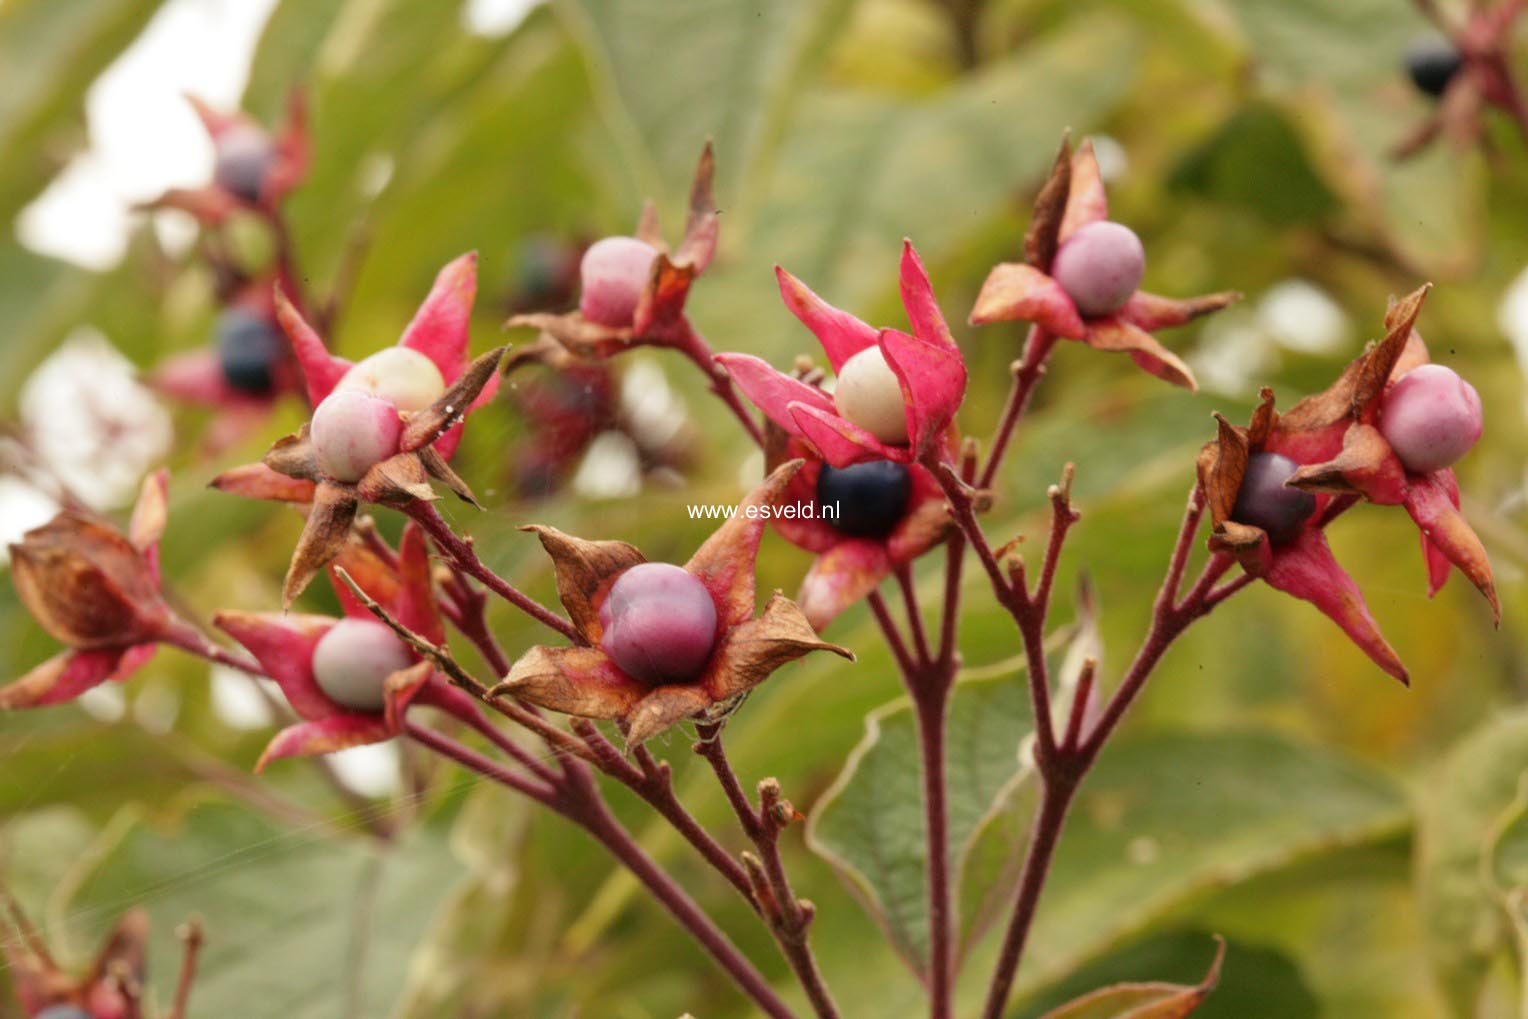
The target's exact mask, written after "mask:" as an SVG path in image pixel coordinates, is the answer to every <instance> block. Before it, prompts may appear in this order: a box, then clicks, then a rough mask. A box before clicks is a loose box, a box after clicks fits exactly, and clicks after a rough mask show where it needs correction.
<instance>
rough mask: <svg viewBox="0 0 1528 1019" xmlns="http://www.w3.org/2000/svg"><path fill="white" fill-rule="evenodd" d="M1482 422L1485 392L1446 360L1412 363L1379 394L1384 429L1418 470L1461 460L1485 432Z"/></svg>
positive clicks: (1403, 459)
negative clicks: (1442, 361)
mask: <svg viewBox="0 0 1528 1019" xmlns="http://www.w3.org/2000/svg"><path fill="white" fill-rule="evenodd" d="M1481 425H1482V421H1481V408H1480V394H1479V393H1477V392H1475V387H1474V386H1472V385H1470V384H1469V383H1468V382H1466V381H1465V380H1464V379H1462V378H1460V376H1459V373H1458V372H1456V371H1454V370H1453V369H1452V368H1446V367H1444V366H1443V365H1441V364H1424V365H1420V366H1418V367H1416V368H1413V369H1412V370H1411V371H1409V372H1407V373H1406V374H1405V375H1402V376H1401V377H1400V379H1399V380H1397V381H1396V382H1395V384H1394V385H1392V386H1390V388H1388V389H1386V390H1385V395H1384V396H1383V397H1382V398H1381V400H1380V409H1379V430H1380V432H1381V434H1383V435H1384V436H1385V441H1387V442H1389V443H1390V448H1391V449H1393V450H1395V455H1396V456H1398V457H1399V458H1400V460H1401V463H1403V464H1405V465H1406V469H1407V470H1408V471H1412V472H1413V473H1417V474H1429V473H1431V472H1433V471H1439V470H1442V469H1443V468H1445V467H1449V466H1452V465H1453V464H1455V463H1457V462H1458V460H1459V458H1460V457H1462V456H1464V454H1466V453H1468V452H1469V451H1470V447H1472V446H1474V445H1475V443H1476V441H1477V440H1478V439H1479V438H1480V430H1481Z"/></svg>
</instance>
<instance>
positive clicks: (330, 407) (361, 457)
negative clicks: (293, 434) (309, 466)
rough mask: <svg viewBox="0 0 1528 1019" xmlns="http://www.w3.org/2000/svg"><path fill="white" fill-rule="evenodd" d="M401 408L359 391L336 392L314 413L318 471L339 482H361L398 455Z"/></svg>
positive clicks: (314, 447)
mask: <svg viewBox="0 0 1528 1019" xmlns="http://www.w3.org/2000/svg"><path fill="white" fill-rule="evenodd" d="M402 433H403V421H402V420H401V419H400V418H399V417H398V408H396V407H394V406H393V405H392V404H391V403H388V402H387V401H386V400H384V399H382V398H380V397H377V396H373V395H371V394H370V393H366V392H362V391H361V390H359V389H336V390H335V391H334V392H332V393H330V394H329V396H328V397H327V398H326V399H325V400H324V402H323V403H321V404H319V405H318V409H317V410H315V411H314V412H313V423H312V425H311V426H310V431H309V434H310V436H311V438H312V441H313V455H314V456H315V457H316V458H317V460H318V468H319V470H321V471H323V472H324V473H325V474H327V475H328V476H329V477H331V478H333V479H334V480H336V481H359V480H361V475H363V474H365V473H366V472H367V470H369V469H370V468H371V466H372V465H373V464H376V463H380V462H381V461H383V460H386V459H387V458H388V457H390V456H392V455H393V454H394V453H396V452H398V438H399V436H400V435H402Z"/></svg>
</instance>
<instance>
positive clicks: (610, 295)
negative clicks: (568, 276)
mask: <svg viewBox="0 0 1528 1019" xmlns="http://www.w3.org/2000/svg"><path fill="white" fill-rule="evenodd" d="M657 257H658V249H657V248H655V247H653V246H652V245H651V244H648V243H647V242H646V241H639V240H637V239H636V238H635V237H606V238H604V239H603V240H599V241H595V242H594V243H593V244H591V245H590V246H589V250H588V251H585V252H584V257H583V261H582V262H580V263H579V278H580V280H581V281H582V283H583V294H582V295H581V296H580V297H579V300H578V310H579V311H580V312H581V313H582V314H583V316H584V318H586V319H588V320H589V321H591V322H598V323H599V324H600V325H604V326H610V327H612V328H620V327H622V326H629V325H631V320H632V317H633V316H634V315H635V314H636V311H637V302H638V301H640V300H641V298H642V291H643V290H644V289H646V287H647V281H648V280H649V279H650V278H651V277H652V274H653V262H654V261H655V260H656V259H657Z"/></svg>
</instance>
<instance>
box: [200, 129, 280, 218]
mask: <svg viewBox="0 0 1528 1019" xmlns="http://www.w3.org/2000/svg"><path fill="white" fill-rule="evenodd" d="M275 158H276V149H275V147H274V146H273V145H272V144H271V140H270V138H269V137H267V136H266V134H265V132H264V131H261V130H260V129H259V128H255V127H250V126H248V125H240V126H237V127H232V128H230V129H229V130H228V132H227V133H226V134H224V135H223V136H222V137H221V138H219V139H218V141H217V146H216V150H215V152H214V159H215V162H214V164H213V169H212V179H213V181H214V182H216V183H217V185H218V187H220V188H223V189H224V190H225V191H230V192H232V193H233V194H235V195H238V196H239V197H240V198H242V199H243V200H244V201H246V202H251V203H254V202H258V201H259V200H260V193H261V190H262V189H263V188H264V186H265V177H266V174H267V173H269V172H270V168H271V163H272V162H274V161H275Z"/></svg>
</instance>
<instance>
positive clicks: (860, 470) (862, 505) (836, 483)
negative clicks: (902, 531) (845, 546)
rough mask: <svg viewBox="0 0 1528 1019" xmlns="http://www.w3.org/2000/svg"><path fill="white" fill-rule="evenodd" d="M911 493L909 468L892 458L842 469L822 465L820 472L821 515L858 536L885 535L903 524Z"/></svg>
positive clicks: (835, 527)
mask: <svg viewBox="0 0 1528 1019" xmlns="http://www.w3.org/2000/svg"><path fill="white" fill-rule="evenodd" d="M911 493H912V479H911V477H910V475H909V474H908V469H907V467H905V466H904V465H902V464H899V463H892V462H891V461H890V460H875V461H872V462H870V463H862V464H854V465H853V466H850V467H844V468H842V469H839V468H834V467H830V466H828V465H827V464H823V465H822V471H821V473H819V474H818V475H817V505H818V506H819V507H821V508H820V509H819V514H820V515H821V514H824V513H825V512H827V511H833V510H836V511H837V513H838V516H837V517H836V518H834V517H828V516H825V515H824V516H823V519H824V520H826V521H827V522H828V524H830V525H831V526H832V527H833V528H834V530H837V531H840V532H842V533H844V534H848V535H853V536H854V537H857V538H884V537H886V536H887V535H888V534H890V533H891V532H892V531H893V530H894V529H895V528H896V526H897V524H899V523H901V521H902V516H903V514H904V513H906V512H907V500H908V498H909V496H910V495H911Z"/></svg>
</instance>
